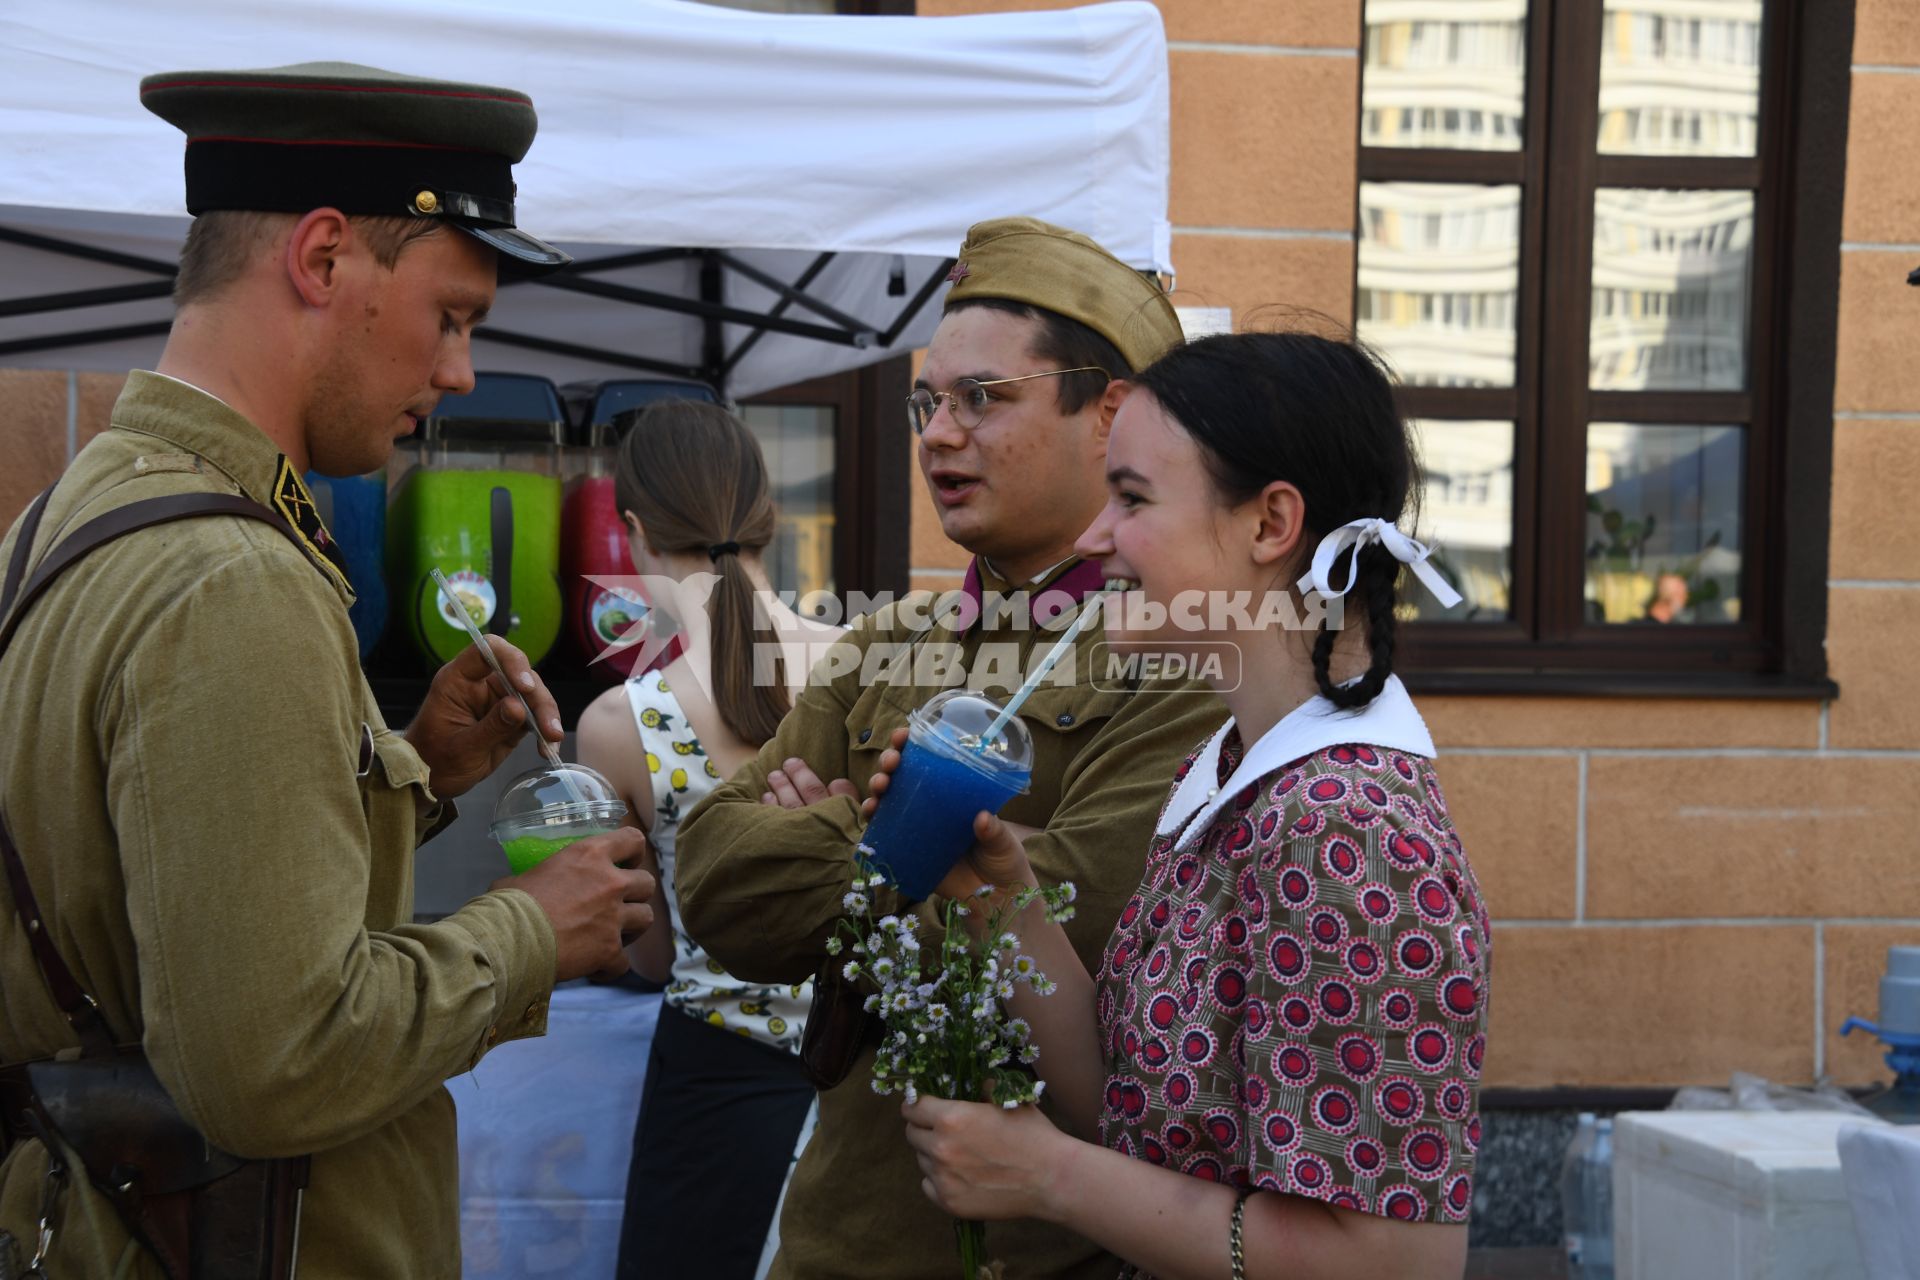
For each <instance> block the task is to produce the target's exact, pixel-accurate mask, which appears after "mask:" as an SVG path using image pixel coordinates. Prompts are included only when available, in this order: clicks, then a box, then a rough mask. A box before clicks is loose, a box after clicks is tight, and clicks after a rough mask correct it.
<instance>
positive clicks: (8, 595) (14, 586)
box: [0, 480, 60, 618]
mask: <svg viewBox="0 0 1920 1280" xmlns="http://www.w3.org/2000/svg"><path fill="white" fill-rule="evenodd" d="M59 483H60V482H59V481H57V480H56V481H54V483H53V484H50V485H48V486H47V487H46V488H44V489H42V490H41V491H40V496H39V497H37V498H35V499H34V500H33V505H31V506H29V507H28V508H27V517H26V519H24V520H22V521H21V522H20V536H19V537H18V538H17V539H15V540H14V544H13V555H11V556H10V557H8V559H7V576H6V579H5V581H4V582H0V618H4V617H6V616H7V610H8V609H10V608H12V607H13V595H14V592H16V591H18V590H19V589H20V579H21V577H22V576H23V575H25V573H26V571H27V561H28V560H30V559H32V558H33V538H34V535H35V534H37V533H39V532H40V517H41V516H43V515H45V514H46V511H47V499H48V498H51V497H52V496H53V490H54V486H55V485H57V484H59Z"/></svg>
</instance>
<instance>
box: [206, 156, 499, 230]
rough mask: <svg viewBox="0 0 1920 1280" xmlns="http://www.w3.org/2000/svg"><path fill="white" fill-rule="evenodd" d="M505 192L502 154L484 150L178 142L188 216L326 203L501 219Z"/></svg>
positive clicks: (473, 221)
mask: <svg viewBox="0 0 1920 1280" xmlns="http://www.w3.org/2000/svg"><path fill="white" fill-rule="evenodd" d="M513 195H514V191H513V165H512V163H511V162H509V161H508V160H507V158H506V157H505V156H503V155H499V154H496V153H493V152H487V151H466V150H459V149H454V148H445V147H417V146H377V145H376V146H369V145H366V144H364V143H353V142H341V143H331V142H303V143H284V142H264V141H258V140H255V139H238V138H204V139H195V140H192V141H189V142H188V144H187V212H188V213H191V214H193V215H194V216H196V217H198V216H199V215H200V214H203V213H207V212H210V211H212V210H215V209H253V210H259V211H261V212H267V213H306V212H307V211H308V210H310V209H321V208H332V209H338V210H340V212H342V213H347V214H357V215H371V216H386V217H404V216H407V215H414V216H428V217H442V218H446V219H447V220H449V221H452V222H457V223H462V224H465V225H471V226H490V227H511V226H513V225H514V222H513ZM423 197H424V198H423Z"/></svg>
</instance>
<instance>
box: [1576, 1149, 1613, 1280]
mask: <svg viewBox="0 0 1920 1280" xmlns="http://www.w3.org/2000/svg"><path fill="white" fill-rule="evenodd" d="M1586 1186H1587V1212H1586V1224H1585V1225H1586V1249H1585V1251H1584V1255H1583V1257H1582V1260H1581V1266H1580V1273H1579V1274H1580V1276H1581V1277H1582V1280H1613V1121H1612V1120H1599V1121H1596V1122H1595V1123H1594V1127H1593V1145H1592V1146H1591V1147H1589V1148H1588V1149H1587V1159H1586Z"/></svg>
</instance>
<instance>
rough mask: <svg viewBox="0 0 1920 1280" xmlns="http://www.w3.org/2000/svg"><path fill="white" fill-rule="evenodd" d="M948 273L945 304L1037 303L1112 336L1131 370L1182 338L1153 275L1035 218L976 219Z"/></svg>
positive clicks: (1176, 318) (1175, 317)
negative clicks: (993, 300) (984, 300)
mask: <svg viewBox="0 0 1920 1280" xmlns="http://www.w3.org/2000/svg"><path fill="white" fill-rule="evenodd" d="M947 278H948V279H949V280H951V281H952V282H953V287H952V288H951V289H949V290H947V301H946V305H947V307H948V308H949V309H951V308H953V307H954V306H956V305H958V304H960V303H962V302H966V301H967V300H969V299H972V298H1005V299H1006V300H1008V301H1010V302H1024V303H1026V304H1027V305H1028V306H1030V307H1041V308H1044V309H1045V310H1048V311H1051V312H1054V313H1055V314H1057V315H1063V316H1065V317H1066V318H1067V319H1069V320H1078V321H1079V322H1080V323H1081V324H1083V325H1085V326H1087V328H1089V329H1091V330H1093V331H1094V332H1095V333H1097V334H1099V335H1100V336H1101V337H1103V338H1105V339H1106V340H1107V341H1108V342H1111V343H1112V344H1113V345H1114V347H1115V348H1116V349H1117V350H1118V351H1119V352H1120V354H1121V355H1123V356H1125V357H1126V358H1127V363H1128V364H1131V365H1132V366H1133V372H1135V373H1138V372H1140V371H1141V370H1142V369H1144V368H1146V367H1147V366H1148V365H1150V364H1152V363H1153V362H1154V361H1155V360H1158V359H1159V358H1160V357H1161V356H1163V355H1165V354H1166V353H1167V351H1168V350H1169V349H1171V348H1173V347H1177V346H1179V345H1180V342H1181V332H1180V317H1179V316H1178V315H1176V314H1174V310H1173V304H1172V303H1171V302H1169V301H1167V295H1166V294H1165V293H1164V292H1163V291H1162V290H1161V288H1160V285H1159V284H1158V282H1156V281H1155V280H1153V279H1152V278H1150V277H1148V276H1145V275H1142V274H1141V273H1140V272H1138V271H1135V270H1134V269H1133V268H1132V267H1130V266H1128V265H1127V264H1126V263H1124V262H1122V261H1120V259H1118V258H1116V257H1114V256H1113V255H1112V254H1110V253H1108V252H1107V251H1106V250H1105V249H1103V248H1101V247H1100V246H1099V245H1098V244H1096V243H1094V241H1092V240H1091V239H1089V238H1088V237H1086V236H1083V235H1081V234H1080V233H1079V232H1078V231H1069V230H1067V229H1066V228H1065V227H1056V226H1054V225H1053V224H1052V223H1051V222H1042V221H1040V219H1038V218H995V219H993V220H991V221H989V222H976V223H975V224H974V225H973V226H972V227H970V228H968V230H967V239H966V243H964V244H962V245H961V246H960V254H959V257H958V259H957V260H956V261H955V262H954V264H953V272H952V274H950V275H949V276H948V277H947ZM1114 372H1118V370H1115V371H1114Z"/></svg>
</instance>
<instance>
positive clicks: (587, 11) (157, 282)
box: [0, 0, 1171, 397]
mask: <svg viewBox="0 0 1920 1280" xmlns="http://www.w3.org/2000/svg"><path fill="white" fill-rule="evenodd" d="M316 60H341V61H351V62H361V63H367V64H370V65H373V66H380V67H387V68H391V69H394V70H403V71H408V72H412V73H415V74H420V75H427V76H438V77H442V78H446V79H455V80H464V81H473V82H479V83H491V84H501V85H508V86H511V87H513V88H516V89H520V90H523V91H525V92H526V93H528V94H529V95H531V97H532V98H533V101H534V105H535V107H536V109H537V110H538V111H539V114H540V133H539V137H538V138H537V139H536V140H535V142H534V145H533V150H532V151H531V153H529V155H528V156H527V159H526V160H525V161H524V162H523V163H522V164H521V165H519V166H518V167H517V168H516V170H515V174H516V180H517V182H518V185H519V193H520V194H519V221H520V223H521V225H523V226H525V227H527V228H528V229H529V230H532V231H533V232H535V233H536V234H538V235H540V236H542V237H544V238H547V239H549V240H552V241H556V242H558V243H560V244H562V245H563V246H564V247H565V248H567V249H568V250H569V251H570V252H571V253H573V254H574V256H575V258H576V260H577V262H576V265H575V266H574V267H573V268H569V269H568V270H567V271H566V272H563V273H561V274H560V275H559V276H557V277H550V278H548V279H547V280H545V281H542V282H538V283H533V284H517V285H513V286H510V287H508V288H505V289H503V290H502V291H501V296H500V299H499V301H498V303H497V304H496V306H495V308H494V318H493V320H492V321H490V322H489V324H488V326H487V327H486V328H485V329H482V330H481V331H480V333H479V334H478V335H477V342H476V350H475V362H476V364H477V365H478V366H479V367H482V368H495V369H513V370H518V371H523V372H531V373H542V374H546V375H548V376H550V377H553V378H554V379H555V380H556V381H568V380H573V379H578V378H588V377H606V376H618V375H621V374H625V375H628V376H631V375H632V373H633V371H634V370H636V369H637V370H643V371H650V372H657V373H663V374H670V375H677V376H685V377H700V378H705V379H707V380H709V381H713V382H717V383H722V384H724V389H725V390H726V391H727V393H728V394H730V395H732V396H735V397H742V396H749V395H752V394H754V393H755V392H758V391H762V390H766V389H769V388H772V387H777V386H782V385H785V384H787V383H791V382H795V381H798V380H801V379H804V378H808V377H813V376H818V375H821V374H827V373H834V372H839V371H842V370H845V369H850V368H856V367H858V366H860V365H863V364H867V363H871V362H872V361H875V360H879V359H883V358H885V357H886V356H889V355H893V354H897V353H899V352H903V351H907V350H910V349H912V348H913V347H915V346H917V345H924V344H925V342H926V340H927V338H928V336H929V335H930V334H931V332H932V329H933V325H934V323H935V321H936V319H937V317H938V314H939V308H938V305H937V303H936V302H935V299H936V298H937V296H938V293H939V291H940V289H941V288H942V287H943V285H944V280H945V275H946V270H947V260H948V258H949V257H950V255H951V254H952V253H953V252H954V250H955V249H956V248H957V247H958V246H959V244H960V241H961V238H962V237H963V235H964V234H965V232H966V229H967V227H968V226H969V225H971V224H972V223H974V222H976V221H979V220H981V219H984V218H991V217H999V216H1004V215H1010V214H1031V215H1034V216H1038V217H1044V218H1046V219H1048V220H1049V221H1053V222H1058V223H1061V224H1064V225H1067V226H1071V227H1073V228H1075V229H1076V230H1081V231H1084V232H1086V233H1087V234H1089V235H1091V236H1093V237H1094V238H1095V239H1096V240H1098V241H1100V242H1101V243H1102V244H1104V245H1106V246H1107V247H1108V248H1109V249H1111V250H1112V251H1113V252H1114V253H1116V254H1118V255H1119V256H1120V257H1122V258H1123V259H1125V260H1126V261H1128V262H1129V263H1131V264H1133V265H1134V266H1137V267H1139V268H1140V269H1142V270H1157V271H1170V270H1171V262H1170V260H1169V243H1170V234H1169V228H1168V224H1167V220H1166V211H1167V171H1168V138H1167V117H1168V94H1167V60H1166V45H1165V36H1164V33H1163V30H1162V28H1161V25H1160V17H1159V13H1158V11H1157V10H1156V9H1155V8H1154V6H1153V5H1152V4H1149V3H1146V2H1145V0H1123V2H1121V3H1112V4H1098V5H1092V6H1089V7H1087V8H1081V9H1069V10H1059V11H1054V12H1048V13H1022V14H1001V15H985V16H978V17H957V18H852V17H816V16H789V15H763V14H749V13H741V12H737V11H733V10H726V9H719V8H712V7H708V6H705V5H699V4H691V3H680V2H679V0H549V2H548V3H544V4H535V3H531V0H275V2H274V3H272V4H260V3H258V0H167V2H166V3H163V4H153V5H131V4H127V3H125V0H8V3H7V4H5V5H4V6H0V364H11V365H28V366H37V367H50V368H68V369H104V370H117V369H126V368H130V367H138V366H150V365H151V364H152V362H153V361H154V359H155V358H156V356H157V354H158V352H159V349H160V344H161V341H162V339H163V337H164V334H165V331H166V324H167V320H168V317H169V315H170V307H169V304H168V302H167V299H166V292H167V286H168V276H169V275H170V273H171V271H172V264H173V262H174V260H175V258H176V257H177V255H178V250H179V245H180V241H181V238H182V236H183V235H184V233H185V228H186V225H187V221H188V219H187V217H186V214H185V208H184V204H183V201H182V176H181V174H182V152H183V150H184V139H183V138H182V136H181V135H180V134H179V133H177V132H176V131H175V130H174V129H173V128H172V127H171V126H169V125H167V124H166V123H164V122H163V121H161V120H159V119H158V118H157V117H154V116H152V115H149V114H148V113H147V112H146V111H144V110H143V109H142V108H141V107H140V104H139V100H138V91H137V83H138V81H139V79H140V77H141V76H143V75H146V74H148V73H150V72H155V71H167V70H191V69H202V68H233V67H265V66H276V65H281V64H285V63H293V62H305V61H316Z"/></svg>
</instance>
